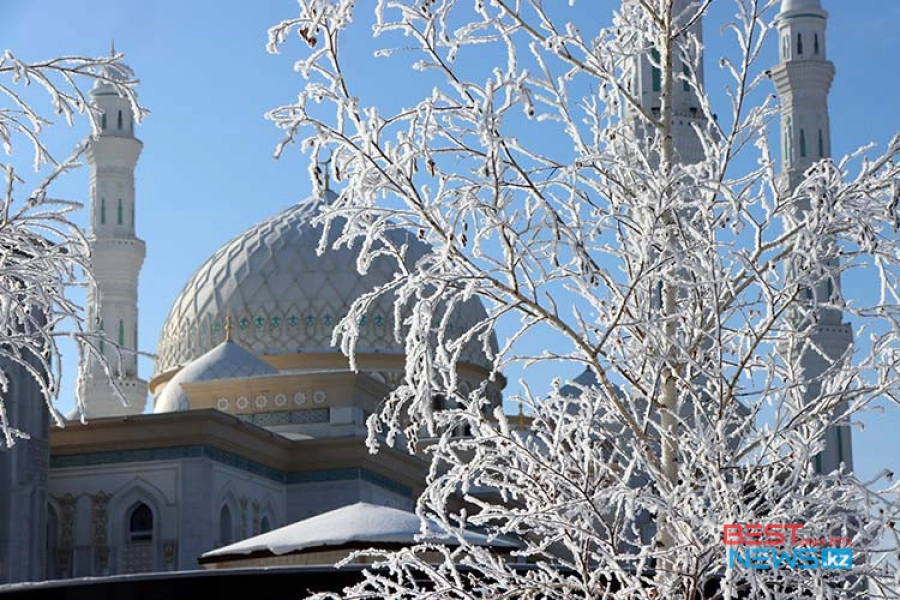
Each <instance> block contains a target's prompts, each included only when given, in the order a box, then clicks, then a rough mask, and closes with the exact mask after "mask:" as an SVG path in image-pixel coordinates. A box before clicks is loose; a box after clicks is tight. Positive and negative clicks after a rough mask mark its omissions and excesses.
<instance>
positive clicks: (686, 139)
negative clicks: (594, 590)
mask: <svg viewBox="0 0 900 600" xmlns="http://www.w3.org/2000/svg"><path fill="white" fill-rule="evenodd" d="M630 1H632V0H625V2H626V3H627V2H630ZM697 7H698V4H697V2H695V1H694V0H674V2H673V7H672V11H673V16H674V18H675V20H676V22H686V21H687V20H688V19H690V18H691V17H693V16H694V13H695V10H694V9H696V8H697ZM690 31H691V33H692V34H693V36H691V38H693V40H692V41H696V42H697V43H696V46H691V45H685V46H679V47H678V51H676V53H675V56H674V57H673V65H674V71H675V72H676V73H677V74H681V73H684V74H692V75H695V77H696V80H697V82H698V83H699V85H700V86H701V87H702V86H703V51H702V48H701V45H702V43H703V20H702V19H700V18H698V19H696V20H694V21H693V22H692V23H691V26H690ZM681 39H687V38H686V37H685V36H682V38H681ZM685 59H686V60H685ZM659 62H660V56H659V51H658V50H656V49H654V48H650V50H649V51H648V52H647V53H646V54H644V55H643V56H642V57H641V59H640V60H639V64H638V66H637V70H636V71H637V72H636V73H635V85H634V93H635V96H636V97H637V98H638V100H639V101H640V103H641V107H642V108H643V109H644V111H645V112H647V113H648V114H650V115H651V116H655V117H659V114H660V110H661V106H662V102H661V95H662V91H663V90H662V84H663V78H662V73H661V71H660V69H659V67H658V66H657V65H659ZM695 71H696V73H695ZM672 112H673V122H672V138H673V139H672V143H673V146H674V148H675V153H676V156H677V158H678V160H680V161H681V162H682V163H683V164H693V163H696V162H699V161H700V160H702V159H703V147H702V146H701V145H700V140H699V139H698V137H697V133H696V131H695V127H700V128H701V129H702V128H704V127H705V117H704V114H703V112H702V110H701V109H700V100H699V98H698V95H697V93H696V91H695V90H694V89H693V88H692V87H691V86H690V85H689V84H688V83H687V82H686V81H684V80H680V79H676V81H675V82H674V85H673V86H672Z"/></svg>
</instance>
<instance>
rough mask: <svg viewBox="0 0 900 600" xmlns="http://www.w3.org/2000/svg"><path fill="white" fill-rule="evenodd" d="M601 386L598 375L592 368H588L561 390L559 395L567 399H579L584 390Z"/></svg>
mask: <svg viewBox="0 0 900 600" xmlns="http://www.w3.org/2000/svg"><path fill="white" fill-rule="evenodd" d="M599 385H600V384H599V383H598V382H597V374H596V373H594V370H593V369H591V368H590V367H586V368H585V369H584V371H582V372H581V374H580V375H579V376H578V377H576V378H575V379H573V380H572V382H571V383H567V384H566V385H564V386H562V387H561V388H559V395H560V396H564V397H566V398H578V397H580V396H581V394H582V392H583V391H584V390H586V389H592V388H596V387H598V386H599Z"/></svg>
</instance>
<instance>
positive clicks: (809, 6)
mask: <svg viewBox="0 0 900 600" xmlns="http://www.w3.org/2000/svg"><path fill="white" fill-rule="evenodd" d="M793 10H814V11H821V10H822V2H821V1H820V0H784V1H783V2H782V3H781V12H782V13H786V12H789V11H793Z"/></svg>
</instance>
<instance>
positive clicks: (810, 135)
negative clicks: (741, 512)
mask: <svg viewBox="0 0 900 600" xmlns="http://www.w3.org/2000/svg"><path fill="white" fill-rule="evenodd" d="M827 20H828V13H827V12H825V11H824V10H822V5H821V2H820V0H783V2H782V5H781V12H780V13H779V15H778V17H777V19H776V21H775V24H776V26H777V28H778V37H779V56H780V62H779V64H778V66H777V67H775V68H774V69H773V70H772V75H773V78H774V80H775V86H776V87H777V88H778V95H779V96H780V97H781V106H782V109H781V149H782V173H783V185H784V186H785V189H786V190H787V191H789V190H793V189H795V188H796V187H797V185H798V184H799V183H800V182H801V181H802V179H803V173H804V172H805V171H806V170H807V169H808V168H809V167H811V166H812V165H813V163H815V162H816V161H818V160H820V159H822V158H826V157H829V156H831V130H830V124H829V119H828V92H829V90H830V89H831V82H832V80H833V79H834V65H833V64H832V63H831V61H829V60H828V59H827V58H826V53H825V51H826V47H827V46H826V44H825V26H826V24H827ZM799 210H800V211H801V212H802V211H803V210H804V207H803V206H800V207H799ZM831 266H836V265H831ZM831 272H832V273H835V274H834V275H833V276H832V277H831V278H830V279H827V280H826V281H823V282H822V283H821V284H819V285H818V286H817V287H816V289H815V290H809V291H808V296H809V300H810V301H817V302H822V301H827V300H828V298H830V297H831V296H832V295H833V294H835V293H836V292H838V291H839V290H840V284H841V282H840V276H839V275H838V274H837V271H836V269H832V270H831ZM810 337H811V338H812V340H813V342H814V343H815V345H816V346H818V347H820V348H822V349H823V350H824V352H825V354H827V358H826V357H823V356H822V355H821V354H819V353H815V352H807V353H806V354H805V355H804V356H803V358H802V365H803V369H804V374H805V376H807V377H809V378H810V380H813V383H811V384H810V386H809V391H808V393H807V395H808V397H809V398H810V399H812V398H815V397H817V396H818V395H819V392H820V389H821V385H820V383H818V381H817V380H818V379H819V377H820V376H821V375H822V374H823V373H824V372H825V370H826V369H828V367H829V366H830V365H831V364H832V363H833V362H834V361H835V360H837V359H839V358H840V357H841V356H842V355H843V354H844V353H845V352H846V351H847V350H848V349H849V348H850V345H851V344H852V343H853V334H852V331H851V329H850V325H849V324H847V323H844V322H843V315H842V314H841V311H839V310H835V309H829V308H820V309H819V310H818V311H817V319H816V321H815V323H812V324H810ZM814 460H815V467H816V470H817V471H819V472H821V473H829V472H831V471H833V470H834V469H836V468H838V466H839V465H840V464H841V463H844V465H845V466H846V467H847V468H848V469H852V468H853V452H852V447H851V439H850V428H849V427H848V426H847V425H840V426H837V427H832V428H829V430H828V431H827V432H826V436H825V450H824V451H823V452H822V453H821V454H819V455H817V456H816V457H815V459H814Z"/></svg>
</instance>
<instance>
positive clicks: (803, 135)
mask: <svg viewBox="0 0 900 600" xmlns="http://www.w3.org/2000/svg"><path fill="white" fill-rule="evenodd" d="M800 158H806V132H805V131H804V130H803V128H801V129H800Z"/></svg>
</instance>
